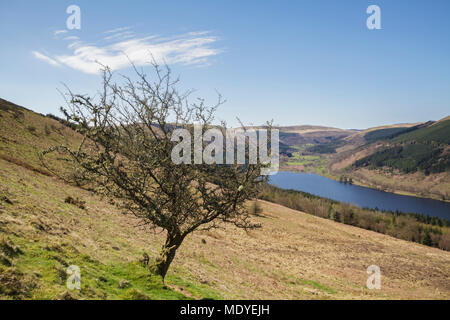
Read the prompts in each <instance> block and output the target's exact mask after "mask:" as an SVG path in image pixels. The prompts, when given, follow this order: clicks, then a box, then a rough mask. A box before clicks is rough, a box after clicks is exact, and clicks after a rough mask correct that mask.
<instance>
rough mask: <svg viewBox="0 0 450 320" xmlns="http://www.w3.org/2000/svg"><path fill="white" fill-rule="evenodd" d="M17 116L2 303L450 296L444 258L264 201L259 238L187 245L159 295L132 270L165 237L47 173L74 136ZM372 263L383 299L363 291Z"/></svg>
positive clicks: (218, 236) (0, 226) (236, 236)
mask: <svg viewBox="0 0 450 320" xmlns="http://www.w3.org/2000/svg"><path fill="white" fill-rule="evenodd" d="M14 110H16V109H13V110H4V109H1V110H0V115H1V116H0V124H1V126H0V298H1V299H17V298H26V299H32V298H34V299H37V298H41V299H55V298H60V299H69V298H82V299H145V298H151V299H195V298H215V299H218V298H227V299H302V298H304V299H342V298H362V299H372V298H375V299H378V298H381V299H384V298H395V299H397V298H398V299H406V298H417V299H421V298H438V299H449V298H450V277H449V275H450V253H449V252H445V251H441V250H438V249H434V248H430V247H425V246H422V245H418V244H414V243H411V242H406V241H402V240H397V239H394V238H391V237H388V236H385V235H381V234H377V233H374V232H370V231H366V230H362V229H358V228H355V227H351V226H347V225H343V224H338V223H335V222H333V221H330V220H325V219H321V218H318V217H314V216H310V215H307V214H304V213H301V212H298V211H294V210H290V209H287V208H285V207H282V206H279V205H275V204H271V203H266V202H264V203H262V206H263V213H262V214H261V216H258V217H255V219H256V220H257V221H258V222H260V223H261V224H262V225H263V229H261V230H254V231H250V232H248V233H246V232H244V231H242V230H238V229H236V228H234V227H231V226H225V227H224V229H218V230H214V231H209V232H197V233H195V234H193V235H191V236H189V237H188V238H187V239H186V242H185V243H184V244H183V245H182V247H181V249H180V250H179V252H178V255H177V257H176V258H175V261H174V264H173V267H172V269H171V270H170V271H169V276H168V278H167V286H164V285H163V284H162V283H160V282H159V281H158V279H156V278H152V277H150V276H149V273H148V271H147V270H146V268H145V267H144V266H142V264H141V263H140V262H139V260H140V259H141V256H142V253H143V252H147V253H148V254H149V256H150V257H155V256H156V255H157V252H158V250H159V248H160V246H161V244H162V242H163V239H164V236H163V235H162V234H153V233H149V232H147V231H146V230H144V229H143V228H142V227H139V223H138V221H136V220H135V219H134V218H133V217H130V216H126V215H123V214H122V213H121V212H120V211H118V209H117V208H116V207H114V206H112V205H110V204H109V203H107V202H106V201H104V200H102V199H101V198H99V197H98V196H96V195H94V194H91V193H90V192H88V191H85V190H82V189H79V188H77V187H74V186H70V185H67V184H65V183H64V182H62V181H60V180H58V179H56V178H54V177H52V176H51V175H50V174H49V173H48V172H46V171H45V169H44V168H42V167H41V166H40V164H39V160H38V157H37V155H36V154H35V151H37V150H39V149H40V148H45V147H48V146H50V145H52V144H55V143H54V142H56V141H60V139H63V138H64V135H65V138H66V139H67V140H70V141H72V142H75V141H77V139H78V138H77V135H76V134H75V133H73V132H72V131H70V129H67V128H62V127H61V126H60V124H58V123H57V122H54V120H51V119H48V118H45V117H42V116H40V115H37V114H35V113H32V112H30V111H27V110H21V112H22V113H23V115H22V116H21V117H20V119H18V118H16V117H17V116H16V115H15V111H14ZM51 125H54V126H55V128H59V129H58V130H57V131H58V132H55V131H53V129H52V127H51ZM32 126H34V127H35V129H31V128H30V127H32ZM46 126H47V127H48V128H50V130H49V131H50V132H49V131H46V129H45V128H46ZM59 132H63V133H64V134H62V135H61V134H60V133H59ZM69 197H70V198H69ZM70 199H71V200H70ZM373 264H376V265H378V266H380V268H381V272H382V289H381V290H369V289H367V288H366V280H367V277H368V275H367V273H366V269H367V267H368V266H369V265H373ZM69 265H77V266H79V267H80V269H81V281H82V282H81V287H82V288H81V291H68V290H67V289H66V287H65V281H66V277H67V275H66V272H65V271H66V268H67V266H69Z"/></svg>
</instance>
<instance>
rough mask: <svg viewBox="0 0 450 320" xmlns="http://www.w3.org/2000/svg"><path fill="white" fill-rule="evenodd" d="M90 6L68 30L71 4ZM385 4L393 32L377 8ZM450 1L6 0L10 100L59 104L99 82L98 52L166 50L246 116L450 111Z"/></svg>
mask: <svg viewBox="0 0 450 320" xmlns="http://www.w3.org/2000/svg"><path fill="white" fill-rule="evenodd" d="M72 4H75V5H78V6H79V7H80V9H81V30H67V28H66V20H67V18H68V17H69V15H68V14H67V13H66V8H67V7H68V6H69V5H72ZM372 4H375V5H378V6H379V7H380V8H381V26H382V29H381V30H368V29H367V27H366V19H367V17H368V16H369V15H368V14H367V13H366V9H367V7H368V6H369V5H372ZM449 12H450V1H448V0H442V1H439V0H434V1H419V0H412V1H400V0H395V1H394V0H390V1H380V0H372V1H365V0H346V1H325V0H316V1H312V0H311V1H306V0H302V1H301V0H298V1H248V0H241V1H212V0H208V1H206V0H204V1H154V0H150V1H148V0H147V1H133V0H130V1H100V0H97V1H50V0H47V1H22V0H19V1H10V2H6V1H1V2H0V38H1V41H2V47H1V50H0V72H1V77H0V97H2V98H5V99H7V100H10V101H12V102H15V103H18V104H20V105H23V106H25V107H28V108H30V109H32V110H35V111H37V112H41V113H57V112H58V108H59V106H61V105H62V103H63V101H62V98H61V97H60V95H59V93H58V91H57V88H62V85H61V83H65V84H67V85H68V86H69V87H70V88H71V89H73V90H74V91H76V92H79V93H94V92H95V91H96V89H97V88H99V84H100V78H99V76H98V74H96V65H95V63H94V62H93V61H94V60H96V59H98V60H101V62H104V63H106V64H110V65H111V66H112V67H113V68H114V69H116V70H118V72H121V73H127V72H129V71H130V70H129V68H127V66H126V63H125V62H126V60H124V57H123V54H122V53H121V52H124V51H125V52H127V54H129V56H131V58H132V60H133V61H135V62H137V64H145V62H146V61H148V60H147V59H144V56H143V52H147V51H148V50H151V51H152V52H153V53H154V55H155V56H157V57H158V58H161V59H163V58H164V59H165V60H166V61H168V63H169V64H170V66H171V68H172V69H173V71H174V73H176V74H178V75H180V77H181V79H182V83H183V86H184V87H186V88H194V89H196V92H195V94H194V96H197V95H198V96H202V97H206V98H207V99H208V100H209V101H211V102H214V100H215V90H218V91H219V92H220V93H222V94H223V95H224V97H225V98H226V99H227V103H226V104H225V105H223V106H222V107H221V108H220V109H219V112H218V119H221V120H222V119H223V120H227V121H228V122H229V123H230V124H232V125H235V124H236V121H235V118H236V117H239V118H240V119H242V120H243V121H244V122H245V123H253V124H261V123H264V122H265V121H267V120H270V119H273V120H274V122H275V123H276V124H280V125H297V124H317V125H329V126H336V127H341V128H366V127H372V126H377V125H383V124H391V123H401V122H418V121H426V120H437V119H440V118H442V117H444V116H447V115H449V114H450V19H449V18H448V15H449Z"/></svg>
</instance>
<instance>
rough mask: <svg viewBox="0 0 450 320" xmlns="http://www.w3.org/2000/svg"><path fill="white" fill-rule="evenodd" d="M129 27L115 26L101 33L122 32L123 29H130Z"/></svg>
mask: <svg viewBox="0 0 450 320" xmlns="http://www.w3.org/2000/svg"><path fill="white" fill-rule="evenodd" d="M130 29H131V27H122V28H116V29H112V30H108V31H105V32H103V33H116V32H123V31H125V30H130Z"/></svg>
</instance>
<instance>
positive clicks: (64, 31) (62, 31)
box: [54, 30, 67, 36]
mask: <svg viewBox="0 0 450 320" xmlns="http://www.w3.org/2000/svg"><path fill="white" fill-rule="evenodd" d="M63 33H67V30H56V31H55V32H54V35H55V36H57V35H60V34H63Z"/></svg>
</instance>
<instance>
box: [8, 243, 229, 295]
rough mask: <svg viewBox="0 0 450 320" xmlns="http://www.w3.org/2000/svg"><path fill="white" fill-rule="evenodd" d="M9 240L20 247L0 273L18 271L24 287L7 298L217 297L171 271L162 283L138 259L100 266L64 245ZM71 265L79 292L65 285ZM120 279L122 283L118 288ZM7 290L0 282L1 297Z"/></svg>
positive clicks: (202, 286) (21, 284)
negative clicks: (77, 273) (76, 272)
mask: <svg viewBox="0 0 450 320" xmlns="http://www.w3.org/2000/svg"><path fill="white" fill-rule="evenodd" d="M8 241H9V242H10V243H13V244H14V245H16V246H18V247H19V248H20V250H21V252H22V253H21V254H18V255H17V256H15V257H14V258H12V259H11V260H12V262H13V266H4V265H3V266H1V268H2V273H10V274H16V275H18V276H19V277H21V280H20V283H17V284H16V286H17V287H18V288H20V287H23V288H25V289H23V290H18V291H20V292H19V293H18V294H13V295H9V297H10V298H22V299H55V298H67V297H70V298H73V299H112V300H116V299H133V300H135V299H139V300H146V299H151V300H179V299H185V300H192V299H194V298H193V297H196V298H200V299H221V296H220V295H219V294H217V293H216V292H214V291H212V290H211V289H210V288H208V287H207V286H206V285H194V284H193V283H192V282H190V281H188V280H186V279H182V278H180V277H179V276H174V275H169V276H168V277H167V279H166V284H164V283H163V282H162V280H161V278H160V277H159V276H156V275H152V274H151V273H150V271H149V270H148V268H147V267H145V266H143V265H142V264H141V263H140V262H138V261H136V262H127V263H126V262H124V263H109V264H104V263H101V262H99V261H97V260H94V259H92V258H91V257H90V256H88V255H85V254H81V253H79V252H78V250H77V249H75V248H74V247H72V246H71V245H69V244H65V243H62V244H60V245H57V244H56V245H48V244H45V243H43V242H41V241H37V242H27V241H26V240H24V239H23V238H19V237H14V236H8ZM71 265H75V266H78V267H79V268H80V270H81V290H68V289H67V288H66V281H67V273H66V270H67V267H68V266H71ZM24 275H25V276H24ZM121 283H125V284H126V285H122V286H119V284H121ZM171 286H177V287H180V288H183V290H185V291H187V292H189V295H188V296H187V295H185V294H183V293H180V292H178V291H175V290H174V289H172V288H171ZM27 288H28V289H27ZM5 290H6V289H5V288H4V290H3V292H2V285H1V283H0V297H1V296H2V294H5Z"/></svg>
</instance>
